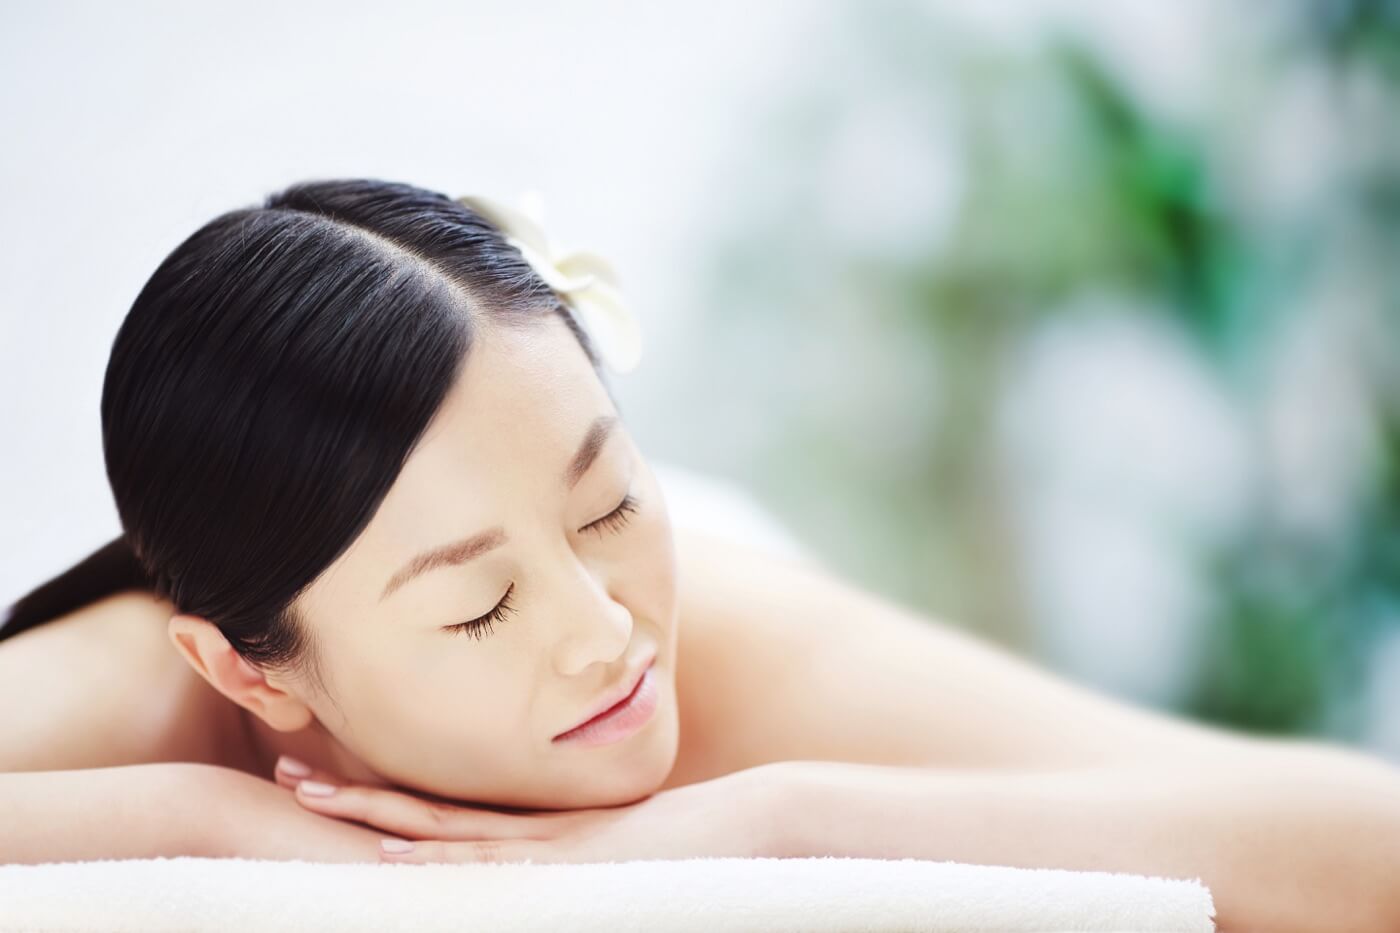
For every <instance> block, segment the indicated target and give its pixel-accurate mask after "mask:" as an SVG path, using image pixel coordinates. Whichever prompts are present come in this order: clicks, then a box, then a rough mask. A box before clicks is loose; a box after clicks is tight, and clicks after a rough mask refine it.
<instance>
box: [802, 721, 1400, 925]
mask: <svg viewBox="0 0 1400 933" xmlns="http://www.w3.org/2000/svg"><path fill="white" fill-rule="evenodd" d="M790 764H792V765H795V766H798V767H797V768H796V769H795V770H793V771H792V777H794V778H796V780H795V781H793V782H792V784H791V788H792V792H791V793H790V794H788V795H787V797H786V799H787V800H788V801H789V803H788V804H787V805H786V806H787V807H790V808H791V809H787V810H786V813H785V825H787V826H788V827H789V830H790V835H788V836H787V837H786V839H785V840H784V841H785V844H786V845H787V849H786V851H788V852H790V853H791V854H793V855H798V856H809V855H811V856H815V855H836V856H849V857H864V858H925V859H933V860H940V861H943V860H949V861H958V862H967V863H972V864H984V865H1009V866H1016V867H1025V868H1064V869H1070V870H1077V871H1113V872H1127V873H1132V874H1141V875H1153V876H1160V877H1174V878H1184V879H1196V878H1199V879H1200V880H1201V881H1202V882H1203V883H1204V884H1206V885H1207V886H1208V887H1209V888H1210V889H1211V893H1212V896H1213V898H1214V901H1215V905H1216V923H1217V927H1218V929H1220V930H1221V931H1225V933H1228V931H1231V930H1241V929H1269V930H1273V931H1278V933H1287V931H1292V930H1299V931H1302V930H1308V931H1320V930H1328V929H1336V930H1342V929H1372V928H1385V927H1384V924H1385V923H1387V922H1389V923H1394V922H1395V915H1396V905H1395V903H1394V895H1393V894H1392V893H1391V888H1392V887H1393V885H1394V879H1395V878H1396V877H1397V875H1400V772H1394V771H1390V770H1388V769H1385V768H1383V767H1382V766H1380V765H1376V766H1374V767H1367V766H1366V765H1364V764H1358V761H1357V760H1355V759H1351V758H1348V757H1347V756H1334V755H1330V754H1328V753H1317V752H1316V751H1313V750H1310V749H1304V748H1302V747H1298V748H1291V749H1286V750H1281V751H1274V752H1270V753H1268V754H1262V753H1256V754H1252V755H1248V754H1247V755H1241V756H1239V757H1237V758H1231V759H1229V760H1224V759H1222V760H1220V761H1218V762H1212V763H1211V764H1209V765H1206V764H1204V763H1202V762H1184V763H1179V764H1175V765H1174V764H1170V763H1160V764H1157V765H1156V766H1149V765H1146V764H1144V765H1133V766H1128V765H1124V766H1119V767H1114V768H1107V767H1105V768H1098V769H1093V770H1082V771H1046V772H1008V771H966V770H960V771H951V770H935V769H925V768H890V767H881V766H875V765H857V764H847V763H844V762H792V763H790ZM1368 924H1369V926H1368ZM1378 924H1381V925H1380V926H1378Z"/></svg>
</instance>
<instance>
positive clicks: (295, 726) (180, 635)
mask: <svg viewBox="0 0 1400 933" xmlns="http://www.w3.org/2000/svg"><path fill="white" fill-rule="evenodd" d="M166 631H167V633H168V634H169V636H170V640H171V642H172V643H174V645H175V650H177V651H179V652H180V654H181V655H183V656H184V658H185V660H186V661H188V662H189V664H190V666H191V667H193V668H194V669H195V670H196V671H198V672H199V675H200V676H201V677H203V678H204V679H205V680H207V681H209V683H210V684H211V685H212V686H213V687H214V689H215V690H218V691H219V692H220V693H222V694H223V695H224V696H226V697H228V698H229V699H230V700H232V701H233V702H235V703H237V704H238V705H239V706H241V707H243V708H244V709H246V710H248V711H249V712H252V713H254V714H255V715H257V716H258V717H259V718H260V719H262V720H263V721H264V722H266V723H267V724H268V725H269V726H271V727H272V728H274V729H276V730H277V731H279V732H296V731H297V730H299V729H305V728H306V727H307V726H309V725H310V724H311V723H312V722H313V721H315V718H316V717H315V714H314V713H313V712H312V711H311V708H310V707H309V706H307V705H306V704H305V703H303V702H302V701H301V699H299V698H298V697H297V696H296V695H295V694H292V693H290V692H288V691H286V690H283V689H281V688H280V687H278V686H276V685H274V684H272V683H270V682H269V681H268V679H267V677H266V676H265V675H264V674H263V673H262V672H261V671H259V670H258V669H257V668H256V667H253V665H251V664H249V663H248V662H247V661H246V660H245V659H244V658H243V656H242V655H240V654H239V653H238V652H237V651H234V650H233V646H232V645H230V644H229V643H228V639H227V638H225V637H224V633H223V632H220V631H219V628H218V626H216V625H215V624H214V623H212V622H210V621H209V620H208V619H204V618H201V617H199V616H192V615H184V614H176V615H173V616H171V617H170V621H169V622H168V623H166Z"/></svg>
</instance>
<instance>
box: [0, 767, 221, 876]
mask: <svg viewBox="0 0 1400 933" xmlns="http://www.w3.org/2000/svg"><path fill="white" fill-rule="evenodd" d="M183 767H184V766H182V765H179V764H172V763H159V764H139V765H125V766H121V767H112V768H86V769H81V770H74V771H17V772H6V773H0V863H12V864H38V863H40V862H61V861H67V862H74V861H89V860H93V859H108V858H154V857H156V856H162V855H163V856H171V857H173V856H178V855H190V854H193V852H192V851H191V840H190V839H189V835H190V834H189V827H190V825H191V820H190V816H191V814H188V813H185V812H183V811H182V810H181V808H180V807H179V805H178V802H177V804H176V805H173V806H172V804H171V797H172V796H173V795H174V794H175V793H176V786H177V785H179V784H182V783H183V780H184V774H183V771H182V769H183ZM177 800H178V798H177Z"/></svg>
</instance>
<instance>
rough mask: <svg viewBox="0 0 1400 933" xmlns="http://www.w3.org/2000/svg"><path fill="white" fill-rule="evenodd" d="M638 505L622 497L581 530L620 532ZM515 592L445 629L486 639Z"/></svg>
mask: <svg viewBox="0 0 1400 933" xmlns="http://www.w3.org/2000/svg"><path fill="white" fill-rule="evenodd" d="M637 505H638V500H637V497H636V496H634V495H632V494H631V493H628V494H627V495H625V496H623V497H622V502H621V503H620V504H619V505H618V507H617V508H615V509H613V510H612V511H611V512H609V513H608V514H607V515H604V516H603V517H602V518H600V519H598V520H597V521H595V522H590V523H588V524H587V525H584V526H583V528H581V529H580V530H581V531H597V532H598V536H599V537H602V535H603V532H604V531H605V530H615V531H620V530H622V528H623V527H624V526H625V525H626V524H627V523H628V522H629V521H631V520H632V519H631V516H632V515H634V514H636V511H637ZM514 591H515V584H514V583H512V584H511V585H510V586H509V587H508V588H507V589H506V595H504V596H502V597H501V601H500V602H499V603H497V604H496V605H495V606H494V607H493V608H492V609H491V611H490V612H488V613H486V615H484V616H480V617H478V618H475V619H471V620H470V621H467V622H459V623H457V624H456V625H445V626H443V628H444V629H445V630H446V631H449V632H454V633H458V632H460V633H464V634H467V635H470V636H472V637H473V638H475V639H477V640H478V641H479V640H481V639H483V638H485V637H486V636H487V635H490V634H491V632H492V625H493V623H495V622H499V621H500V620H501V619H502V618H504V616H505V614H506V613H507V612H513V611H514V607H512V606H511V604H510V594H511V593H512V592H514Z"/></svg>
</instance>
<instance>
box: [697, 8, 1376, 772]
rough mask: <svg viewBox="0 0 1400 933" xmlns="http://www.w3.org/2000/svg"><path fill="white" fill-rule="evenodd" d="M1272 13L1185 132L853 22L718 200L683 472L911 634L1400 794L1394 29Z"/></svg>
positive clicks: (1210, 79)
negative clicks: (747, 495) (917, 624)
mask: <svg viewBox="0 0 1400 933" xmlns="http://www.w3.org/2000/svg"><path fill="white" fill-rule="evenodd" d="M1270 10H1271V15H1272V16H1273V18H1272V19H1260V20H1254V19H1252V21H1251V26H1252V29H1251V30H1250V31H1249V32H1251V35H1250V37H1249V39H1248V41H1247V42H1245V41H1243V40H1239V37H1238V34H1236V40H1237V41H1233V42H1231V43H1230V44H1228V45H1226V46H1224V47H1218V46H1217V47H1214V48H1212V47H1210V44H1209V43H1207V42H1202V43H1201V45H1202V46H1204V47H1206V48H1205V51H1203V52H1200V57H1198V58H1197V59H1196V60H1194V61H1182V62H1179V63H1178V65H1179V67H1180V68H1182V69H1186V68H1200V69H1203V73H1202V77H1201V79H1200V81H1199V83H1198V84H1197V90H1196V93H1194V94H1192V95H1187V98H1186V100H1185V101H1184V102H1183V101H1181V100H1176V101H1170V100H1166V101H1164V100H1160V99H1154V98H1153V96H1152V95H1151V94H1150V93H1147V92H1146V91H1145V90H1144V89H1143V88H1141V87H1138V86H1135V85H1134V84H1133V83H1132V82H1131V81H1129V80H1128V78H1127V77H1126V76H1125V74H1124V73H1123V70H1122V69H1120V68H1119V64H1120V63H1119V62H1117V61H1115V60H1114V59H1113V57H1112V56H1111V55H1106V54H1104V53H1103V52H1102V51H1101V49H1100V48H1096V47H1095V46H1094V45H1093V44H1091V43H1089V42H1086V41H1085V40H1084V39H1083V37H1082V36H1080V35H1078V34H1076V33H1075V32H1074V31H1072V30H1065V31H1061V30H1054V29H1051V30H1046V31H1045V32H1044V33H1043V34H1041V35H1039V36H1037V37H1036V38H1035V40H1034V41H1032V42H1019V43H1009V42H1008V43H1001V44H999V43H995V42H987V41H976V42H970V41H967V36H966V34H963V33H960V32H959V31H958V30H957V29H956V28H955V27H954V25H953V24H949V23H940V22H939V21H938V20H937V19H936V18H933V19H931V18H930V17H929V16H928V15H927V10H926V9H923V8H919V9H915V8H912V7H910V6H909V5H907V4H883V5H882V4H871V3H860V4H853V5H851V6H850V7H848V8H846V10H845V17H844V19H843V22H842V24H841V26H840V28H834V29H831V30H829V31H828V32H827V33H826V35H828V36H829V37H830V38H831V40H832V41H829V42H828V43H827V44H826V45H825V46H820V47H813V48H811V49H810V54H811V56H812V57H811V59H810V61H808V62H806V66H807V67H806V72H805V73H806V74H808V75H812V76H815V77H814V79H813V80H811V81H808V82H802V83H795V84H794V85H793V87H792V88H791V91H790V93H788V94H787V95H785V96H779V97H777V98H776V99H774V100H772V101H771V104H770V106H769V107H768V108H767V109H766V110H765V111H764V112H762V113H761V115H760V116H759V117H758V118H757V120H756V121H755V123H754V125H753V127H752V128H751V131H752V132H753V133H754V134H763V135H764V136H765V139H766V142H767V143H768V144H769V145H771V146H773V147H774V148H775V149H776V150H777V151H778V153H779V155H776V156H774V157H773V159H772V163H771V165H772V169H773V170H770V171H768V172H766V173H764V172H754V171H748V172H746V171H745V170H746V168H747V169H750V170H751V169H752V168H753V166H752V165H745V164H742V163H740V164H738V165H736V166H735V168H734V170H733V173H732V174H731V175H728V176H726V177H725V184H726V185H730V186H732V188H733V197H732V198H727V199H724V200H723V201H720V202H718V207H717V211H719V212H720V213H721V216H717V217H715V218H713V220H712V222H713V223H714V224H715V225H716V227H717V228H718V229H720V230H721V231H722V235H721V236H720V237H719V239H718V244H717V246H716V247H715V249H714V251H713V253H712V254H709V255H708V257H707V259H708V262H709V263H710V265H709V275H708V277H707V281H708V282H709V284H710V286H711V288H710V291H709V292H708V294H707V299H708V300H707V302H706V304H707V308H708V311H707V314H706V315H705V316H702V317H701V318H699V319H698V320H697V321H696V322H695V327H694V332H693V333H692V334H691V335H690V337H689V338H688V339H691V340H694V341H696V344H697V346H700V347H702V349H701V352H698V353H693V354H690V355H689V356H687V358H686V359H687V360H688V361H690V363H691V366H692V368H691V370H690V371H689V381H691V382H693V384H695V385H697V386H703V389H704V392H705V393H706V395H707V396H708V397H711V398H712V399H713V400H714V401H715V404H714V406H713V414H712V420H703V419H702V423H701V424H700V425H697V430H696V432H695V435H694V436H696V437H697V438H700V437H705V436H710V435H712V434H714V433H715V432H722V431H724V430H726V429H727V430H731V431H733V430H740V431H742V432H744V433H745V434H746V436H747V437H749V438H750V442H749V443H748V444H747V445H746V446H744V447H743V448H727V449H726V451H725V453H726V455H729V454H732V453H733V452H734V451H735V450H738V449H742V450H743V451H744V456H742V457H739V458H733V457H730V458H729V459H726V460H725V462H723V463H716V464H712V465H714V466H716V467H719V468H722V469H726V470H732V471H735V472H737V473H739V474H741V475H743V476H744V477H746V478H747V479H749V480H750V481H752V482H753V483H754V484H755V485H756V486H757V487H758V488H760V489H761V490H762V492H763V495H764V497H765V499H766V500H767V501H769V502H772V503H773V504H774V507H775V509H777V510H778V511H779V512H780V513H781V514H782V515H783V516H784V517H785V519H786V520H788V521H789V522H790V523H791V524H792V525H793V526H794V527H795V528H797V529H799V530H800V531H801V533H802V535H803V537H804V538H806V539H807V540H809V541H812V542H814V543H815V544H817V546H818V547H819V549H820V550H821V551H822V552H824V553H825V554H827V555H829V556H830V558H831V560H832V561H833V562H834V563H836V564H838V565H840V566H842V567H846V568H850V569H851V571H852V573H853V574H855V575H856V576H858V577H860V578H861V579H862V580H863V581H865V582H866V583H867V584H868V585H870V586H872V587H875V588H878V589H880V590H881V591H883V592H886V593H890V594H895V595H897V596H899V597H900V598H901V599H902V600H903V601H904V602H906V603H907V604H910V605H914V606H917V607H919V608H921V609H925V610H927V611H929V612H930V613H933V614H935V615H938V616H941V617H944V618H947V619H949V620H952V621H953V622H955V623H957V624H963V625H967V626H968V627H970V628H973V629H977V630H980V631H982V632H984V633H985V634H988V635H989V636H991V637H994V638H995V639H996V640H998V641H1000V642H1002V643H1006V644H1010V645H1014V646H1017V647H1018V648H1019V649H1020V650H1022V651H1023V652H1025V653H1027V654H1031V655H1034V656H1037V657H1039V658H1041V659H1042V660H1044V661H1046V662H1047V663H1049V664H1051V665H1052V666H1054V667H1056V668H1058V669H1060V670H1064V671H1068V672H1071V673H1072V674H1074V675H1075V676H1076V677H1077V678H1079V679H1081V680H1087V681H1089V682H1092V683H1094V684H1096V685H1098V686H1099V687H1101V688H1104V689H1107V690H1111V691H1113V692H1115V693H1117V694H1118V695H1120V696H1126V697H1130V698H1132V699H1134V700H1137V701H1142V702H1146V703H1151V704H1153V705H1156V706H1162V707H1167V708H1171V709H1174V710H1176V711H1178V712H1180V713H1183V714H1186V715H1189V716H1192V717H1194V718H1198V719H1203V720H1208V721H1212V722H1216V723H1222V724H1227V725H1229V726H1231V727H1235V728H1240V729H1245V730H1249V731H1256V732H1267V733H1307V734H1314V735H1327V736H1333V737H1339V738H1344V739H1346V740H1348V741H1351V742H1356V743H1360V744H1366V745H1370V746H1372V747H1374V748H1376V749H1378V750H1380V751H1382V752H1384V753H1386V754H1388V755H1390V756H1392V757H1395V758H1396V759H1397V760H1400V722H1397V715H1400V692H1398V691H1397V687H1396V686H1395V684H1396V680H1397V674H1400V647H1398V646H1400V592H1397V590H1398V589H1400V353H1398V352H1397V350H1400V252H1397V249H1400V239H1398V238H1397V236H1396V234H1397V232H1400V121H1397V120H1396V119H1395V114H1396V113H1400V3H1395V2H1382V0H1375V2H1365V0H1354V2H1332V0H1326V2H1323V0H1317V2H1307V3H1296V4H1293V5H1291V6H1289V5H1274V6H1271V7H1270ZM1263 12H1264V11H1263V10H1262V9H1255V10H1253V11H1252V14H1253V16H1255V17H1262V16H1263ZM1143 25H1144V27H1145V28H1150V24H1143ZM1211 52H1214V53H1216V54H1217V55H1218V57H1217V58H1214V59H1212V58H1211V57H1210V53H1211ZM823 78H825V80H823ZM725 210H727V211H728V212H727V213H725V212H724V211H725ZM716 361H724V362H716ZM773 361H780V362H777V363H775V362H773ZM774 366H777V367H779V368H781V373H779V374H777V375H776V376H775V373H774V372H773V370H772V367H774ZM683 381H685V380H683ZM704 457H705V451H704V450H702V449H701V448H699V447H698V446H697V447H696V448H694V449H687V458H688V459H692V460H703V459H704Z"/></svg>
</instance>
